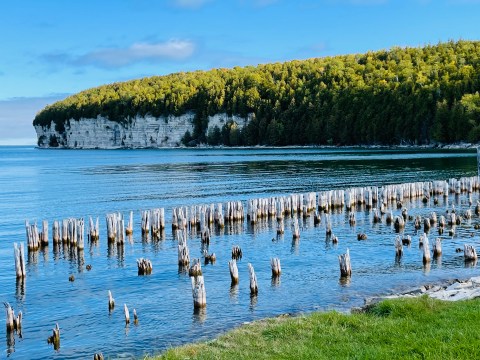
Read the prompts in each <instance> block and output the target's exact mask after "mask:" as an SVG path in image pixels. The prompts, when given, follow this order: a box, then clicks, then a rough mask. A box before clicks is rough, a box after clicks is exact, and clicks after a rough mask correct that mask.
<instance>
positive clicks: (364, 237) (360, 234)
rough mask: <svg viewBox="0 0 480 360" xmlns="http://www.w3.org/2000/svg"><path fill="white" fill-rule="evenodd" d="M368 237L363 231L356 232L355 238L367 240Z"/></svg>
mask: <svg viewBox="0 0 480 360" xmlns="http://www.w3.org/2000/svg"><path fill="white" fill-rule="evenodd" d="M367 239H368V235H367V234H365V233H358V234H357V240H359V241H360V240H367Z"/></svg>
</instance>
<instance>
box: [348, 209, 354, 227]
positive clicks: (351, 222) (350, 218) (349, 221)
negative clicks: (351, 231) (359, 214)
mask: <svg viewBox="0 0 480 360" xmlns="http://www.w3.org/2000/svg"><path fill="white" fill-rule="evenodd" d="M348 223H349V224H350V226H353V225H355V223H356V219H355V213H354V212H351V213H350V214H348Z"/></svg>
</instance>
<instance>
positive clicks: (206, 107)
mask: <svg viewBox="0 0 480 360" xmlns="http://www.w3.org/2000/svg"><path fill="white" fill-rule="evenodd" d="M479 91H480V42H479V41H465V40H460V41H449V42H445V43H439V44H437V45H427V46H423V47H417V48H408V47H407V48H400V47H394V48H392V49H390V50H381V51H374V52H373V51H372V52H367V53H364V54H351V55H341V56H333V57H324V58H315V59H308V60H294V61H288V62H284V63H271V64H264V65H258V66H246V67H234V68H232V69H223V68H221V69H214V70H210V71H195V72H181V73H175V74H171V75H166V76H154V77H149V78H143V79H138V80H132V81H127V82H121V83H113V84H109V85H104V86H100V87H97V88H92V89H88V90H85V91H82V92H80V93H78V94H75V95H73V96H70V97H68V98H66V99H65V100H62V101H58V102H56V103H54V104H52V105H49V106H47V107H46V108H45V109H43V110H42V111H40V112H39V113H38V114H37V115H36V117H35V120H34V125H49V124H50V123H51V121H53V122H54V123H55V124H56V128H57V130H60V131H61V130H62V129H64V125H65V123H66V122H68V121H69V119H76V120H79V119H81V118H96V117H97V116H102V117H106V118H109V119H110V120H113V121H117V122H120V123H128V122H129V121H131V119H132V118H134V117H135V116H146V115H151V116H155V117H160V116H168V115H177V116H178V115H181V114H184V113H186V112H194V113H195V119H194V130H193V132H192V133H188V134H185V137H184V142H185V143H186V144H195V143H209V144H212V145H219V144H225V145H277V146H281V145H308V144H318V145H337V144H340V145H354V144H380V145H386V144H400V143H409V144H425V143H432V142H442V143H451V142H456V141H461V140H466V141H472V142H475V141H479V140H480V95H479ZM217 113H226V114H228V115H239V116H243V117H246V116H247V115H248V114H251V115H252V120H251V121H250V122H249V123H248V125H247V126H245V127H242V128H239V127H238V125H237V124H235V123H231V122H230V123H227V124H225V125H224V126H223V128H221V129H219V128H214V129H211V130H210V131H209V132H207V131H206V129H207V126H208V116H209V115H214V114H217Z"/></svg>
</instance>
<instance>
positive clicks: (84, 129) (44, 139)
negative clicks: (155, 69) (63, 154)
mask: <svg viewBox="0 0 480 360" xmlns="http://www.w3.org/2000/svg"><path fill="white" fill-rule="evenodd" d="M194 117H195V114H194V113H187V114H184V115H182V116H168V117H159V118H155V117H152V116H146V117H138V116H137V117H135V118H134V119H133V120H132V121H129V122H126V123H124V124H122V123H118V122H114V121H110V120H108V119H106V118H103V117H100V116H99V117H97V118H96V119H80V120H74V119H70V120H69V121H67V122H66V123H65V131H57V130H56V129H55V124H54V123H53V121H52V122H51V123H50V126H38V125H36V126H35V130H36V132H37V138H38V146H39V147H42V148H48V147H61V148H69V149H118V148H158V147H177V146H181V145H182V142H181V140H182V137H183V136H184V135H185V132H187V131H190V133H193V119H194ZM249 119H251V116H249V117H248V118H247V119H245V118H241V117H237V116H233V117H229V116H227V115H226V114H216V115H214V116H210V117H209V123H208V128H210V127H212V128H213V127H214V126H218V127H219V128H220V129H221V128H222V127H223V125H224V124H225V123H226V122H227V121H229V120H231V121H235V122H236V123H237V124H238V125H240V126H243V125H245V124H246V123H247V122H248V120H249ZM207 131H208V129H207Z"/></svg>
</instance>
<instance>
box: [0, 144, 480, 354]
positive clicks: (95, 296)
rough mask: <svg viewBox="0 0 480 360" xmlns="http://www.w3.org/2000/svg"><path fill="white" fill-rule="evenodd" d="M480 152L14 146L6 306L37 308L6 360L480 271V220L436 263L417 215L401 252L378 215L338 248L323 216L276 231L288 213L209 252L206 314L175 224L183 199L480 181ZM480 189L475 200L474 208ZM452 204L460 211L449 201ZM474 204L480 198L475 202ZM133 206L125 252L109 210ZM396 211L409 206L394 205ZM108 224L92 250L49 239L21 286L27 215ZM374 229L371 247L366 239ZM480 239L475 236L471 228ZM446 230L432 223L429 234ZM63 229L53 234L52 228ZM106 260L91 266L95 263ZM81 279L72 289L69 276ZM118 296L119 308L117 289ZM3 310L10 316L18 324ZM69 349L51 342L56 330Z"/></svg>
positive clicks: (355, 300) (5, 200)
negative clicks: (296, 234) (273, 265)
mask: <svg viewBox="0 0 480 360" xmlns="http://www.w3.org/2000/svg"><path fill="white" fill-rule="evenodd" d="M476 172H477V166H476V153H475V151H471V150H470V151H447V150H422V151H419V150H380V149H379V150H363V149H315V148H301V149H263V148H262V149H216V150H212V149H193V150H191V149H169V150H166V149H165V150H116V151H100V150H97V151H67V150H38V149H35V148H33V147H0V301H4V302H9V303H10V304H11V305H12V306H13V308H14V309H15V310H16V311H18V310H21V311H22V312H23V315H24V320H23V334H22V335H23V337H22V338H19V337H18V336H16V335H15V338H14V343H12V339H10V338H9V337H8V336H7V334H6V331H5V325H4V320H2V325H1V326H0V334H1V336H2V337H3V339H4V341H3V345H2V346H1V349H2V350H1V352H0V354H1V355H0V358H7V357H8V358H11V359H51V358H53V359H80V358H92V357H93V354H94V353H95V352H102V353H103V354H104V355H105V357H107V356H108V357H110V358H117V357H118V358H132V357H137V358H138V357H141V356H142V355H144V354H153V353H156V352H159V351H162V350H164V349H165V348H167V347H171V346H175V345H179V344H183V343H187V342H191V341H197V340H203V339H209V338H212V337H214V336H216V335H218V334H220V333H221V332H223V331H225V330H227V329H231V328H233V327H235V326H237V325H240V324H241V323H243V322H246V321H252V320H255V319H259V318H264V317H269V316H275V315H278V314H282V313H300V312H309V311H314V310H326V309H337V310H340V311H343V310H346V309H349V308H350V307H352V306H358V305H361V304H362V303H363V299H364V298H365V297H366V296H372V295H377V294H385V293H391V292H394V291H398V290H402V289H407V288H410V287H413V286H416V285H419V284H424V283H429V282H435V281H439V280H443V279H450V278H467V277H470V276H474V275H478V269H477V268H476V267H471V266H465V263H464V261H463V255H462V254H457V253H456V252H455V248H457V247H462V248H463V244H464V243H466V242H467V243H471V244H474V245H477V246H478V245H479V243H480V238H479V236H478V231H474V230H473V225H474V224H476V223H479V222H480V219H479V218H478V217H474V218H473V219H472V220H470V221H468V222H466V223H465V224H462V225H461V226H459V227H458V228H457V232H456V235H455V236H454V237H450V236H448V234H447V232H446V233H445V234H444V235H443V236H442V238H443V239H444V240H445V241H444V242H443V251H444V253H443V256H442V258H441V260H435V261H433V262H432V263H431V265H430V267H429V268H424V266H423V264H422V253H421V251H420V250H419V248H418V235H419V234H416V233H415V230H414V228H413V224H412V223H411V222H409V223H408V224H407V226H406V228H405V233H407V234H411V235H412V237H413V245H412V246H411V247H410V248H406V249H405V254H404V257H403V258H402V261H401V262H396V261H395V254H394V246H393V241H394V238H395V234H394V232H393V229H392V227H391V226H390V225H386V224H385V222H383V223H381V224H373V223H372V214H371V212H369V211H366V210H365V209H360V208H359V209H357V213H356V218H357V223H356V225H355V226H354V227H350V226H349V225H348V221H347V219H348V213H346V212H345V211H343V212H336V213H334V214H333V216H332V223H333V229H334V233H335V234H336V235H337V236H338V237H339V243H338V245H336V246H334V245H332V243H331V242H328V241H326V239H325V225H324V223H322V224H321V225H320V226H319V227H314V226H313V218H312V217H310V218H308V219H306V221H303V220H302V221H301V226H302V230H301V239H300V240H299V241H298V242H296V243H295V242H292V234H291V231H290V230H289V229H290V220H288V219H287V221H286V224H285V229H286V232H285V235H284V236H283V237H279V238H277V237H276V228H275V223H274V221H271V220H270V221H263V222H261V223H260V224H258V225H257V226H256V227H255V228H252V227H251V226H250V225H249V224H248V223H247V222H244V223H243V224H239V225H234V226H228V225H227V226H226V227H225V229H224V230H223V231H219V230H215V231H214V235H213V237H212V239H211V242H210V246H209V252H210V253H211V252H215V253H216V255H217V262H216V263H215V264H214V265H207V266H203V273H204V278H205V287H206V292H207V307H206V309H205V311H203V312H200V313H194V311H193V301H192V292H191V282H190V278H189V277H188V274H185V273H183V272H181V271H179V268H178V265H177V242H176V241H175V240H174V237H173V235H172V231H171V227H170V226H171V225H170V221H171V209H172V207H174V206H182V205H193V204H210V203H213V202H215V203H217V202H225V201H230V200H241V201H243V202H244V205H245V208H246V203H245V201H246V200H247V199H251V198H258V197H267V196H275V195H288V194H291V193H300V192H302V193H304V192H311V191H315V192H318V191H323V190H329V189H346V188H348V187H353V186H366V185H376V186H381V185H384V184H394V183H405V182H413V181H427V180H444V179H448V178H451V177H456V178H459V177H461V176H474V175H476ZM477 199H478V193H474V194H473V199H472V200H473V204H475V203H476V201H477ZM447 202H448V204H447ZM450 204H455V206H456V208H457V210H458V211H459V212H462V211H464V210H465V209H466V208H468V207H469V205H468V202H467V200H466V198H465V196H463V195H462V196H460V197H455V196H453V195H451V196H450V197H449V198H448V199H447V200H444V199H443V198H440V203H439V204H438V205H437V206H433V204H427V205H425V204H423V203H422V202H421V201H420V200H418V201H414V202H408V203H406V204H405V205H406V206H407V207H408V209H409V214H411V215H417V214H420V215H426V214H428V213H429V212H430V211H432V209H434V210H435V211H437V213H438V214H443V213H444V212H445V210H446V208H447V206H448V205H450ZM157 207H164V208H165V213H166V217H167V230H166V231H165V236H164V238H163V239H162V240H160V241H152V240H148V241H143V240H142V237H141V233H140V220H141V219H140V211H141V210H145V209H150V208H157ZM471 208H472V209H473V207H471ZM130 210H133V211H134V221H135V227H134V235H133V238H132V240H131V242H126V244H125V245H124V246H123V247H117V246H113V247H109V246H108V244H107V240H106V231H105V214H106V213H109V212H117V211H120V212H123V213H124V214H125V216H127V215H128V212H129V211H130ZM393 211H394V214H399V213H400V210H397V209H394V210H393ZM89 215H91V216H94V217H97V216H99V217H100V225H101V226H100V240H99V242H98V244H92V245H91V244H89V243H86V244H85V250H84V252H83V253H78V252H76V251H73V252H71V251H69V250H68V249H67V248H65V249H64V248H63V246H60V247H55V246H54V245H53V244H52V242H51V239H50V246H49V247H47V248H45V249H43V250H41V251H38V252H36V253H32V254H29V255H28V256H27V277H26V280H25V282H24V284H21V283H17V282H16V279H15V270H14V259H13V243H14V242H21V241H25V228H24V221H25V220H26V219H28V220H29V221H30V222H33V221H35V220H37V221H38V222H39V223H40V222H41V220H43V219H47V220H48V221H49V226H50V227H51V224H52V223H53V221H54V220H56V219H57V220H61V219H63V218H68V217H84V218H86V219H88V216H89ZM359 232H366V233H367V234H368V236H369V238H368V240H367V241H357V238H356V234H357V233H359ZM471 233H474V236H473V237H472V236H471ZM435 235H436V229H435V228H434V229H432V230H431V235H430V236H429V237H430V241H431V242H432V240H434V238H435ZM50 236H51V229H50ZM234 244H238V245H240V246H241V248H242V250H243V259H242V260H241V261H239V262H238V268H239V276H240V283H239V285H238V286H236V287H233V288H231V287H230V275H229V270H228V260H229V259H230V253H231V248H232V245H234ZM188 245H189V248H190V254H191V257H192V258H193V257H201V255H202V247H201V242H200V239H199V235H191V236H190V238H189V240H188ZM347 247H348V248H349V249H350V255H351V260H352V268H353V275H352V277H351V281H350V282H349V283H343V282H341V281H340V280H339V267H338V259H337V257H338V255H339V254H341V253H344V252H345V251H346V248H347ZM274 256H275V257H279V258H280V259H281V263H282V270H283V272H282V275H281V277H280V280H279V281H272V278H271V271H270V258H271V257H274ZM140 257H144V258H148V259H150V260H151V261H152V264H153V273H152V275H150V276H138V275H137V267H136V259H137V258H140ZM249 262H250V263H252V264H253V266H254V267H255V271H256V273H257V278H258V283H259V293H258V296H257V297H254V298H251V297H250V291H249V282H248V268H247V263H249ZM87 264H89V265H91V266H92V270H91V271H86V269H85V266H86V265H87ZM72 274H73V275H74V276H75V281H74V282H69V281H68V278H69V276H70V275H72ZM108 290H111V291H112V293H113V296H114V298H115V301H116V308H115V310H114V311H113V312H112V313H111V314H109V311H108V296H107V291H108ZM124 303H126V304H127V305H128V307H129V308H130V311H132V310H133V308H135V309H136V311H137V313H138V316H139V324H138V326H135V325H133V324H130V325H129V326H128V327H125V322H124V316H123V304H124ZM3 319H4V318H3ZM57 322H58V324H59V326H60V329H61V347H60V350H59V351H55V350H54V349H53V348H52V346H51V345H48V344H47V341H46V340H47V338H48V337H49V336H50V335H51V330H52V328H53V327H54V326H55V323H57Z"/></svg>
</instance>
